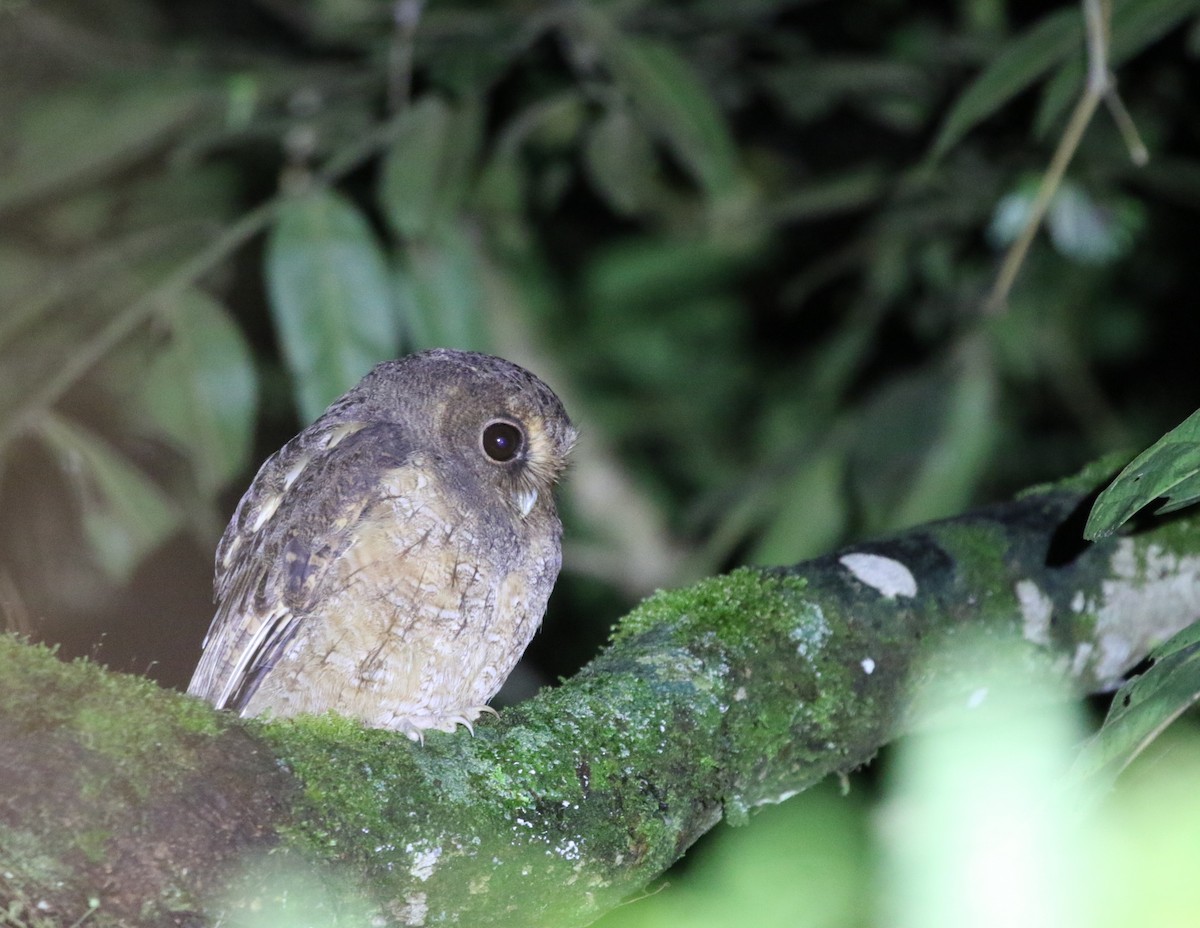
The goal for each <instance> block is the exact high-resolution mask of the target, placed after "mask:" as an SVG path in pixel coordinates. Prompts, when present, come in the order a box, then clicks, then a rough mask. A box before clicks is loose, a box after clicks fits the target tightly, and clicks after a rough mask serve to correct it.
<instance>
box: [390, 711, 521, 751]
mask: <svg viewBox="0 0 1200 928" xmlns="http://www.w3.org/2000/svg"><path fill="white" fill-rule="evenodd" d="M485 712H487V713H489V714H490V715H494V716H495V717H496V718H499V717H500V713H499V712H497V711H496V710H495V709H493V708H492V707H491V706H468V707H467V708H465V709H463V710H462V711H461V712H459V713H458V714H456V715H441V716H437V717H432V716H425V717H423V718H403V719H397V720H396V721H395V722H394V723H393V724H392V725H391V726H389V727H391V728H395V729H396V730H397V731H402V732H404V734H405V735H406V736H407V737H408V738H409V739H410V740H412V741H416V742H418V743H420V744H422V745H424V744H425V732H427V731H444V732H446V733H447V734H453V733H454V732H455V730H456V729H457V728H458V726H459V725H461V726H463V727H464V728H465V729H466V730H467V731H469V732H470V733H471V737H472V738H473V737H475V726H474V724H473V723H474V722H477V721H479V717H480V716H481V715H483V714H484V713H485Z"/></svg>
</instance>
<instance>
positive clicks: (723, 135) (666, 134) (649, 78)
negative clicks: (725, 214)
mask: <svg viewBox="0 0 1200 928" xmlns="http://www.w3.org/2000/svg"><path fill="white" fill-rule="evenodd" d="M576 13H577V19H576V22H577V23H578V25H579V26H581V27H582V30H581V31H582V32H583V34H584V36H585V37H586V41H587V43H588V45H589V47H588V48H586V49H584V50H582V52H581V53H582V54H590V53H592V52H594V51H599V53H600V55H601V57H602V58H603V59H604V62H605V64H606V65H607V66H608V68H609V70H610V71H611V72H612V75H613V78H614V79H615V80H616V82H617V83H618V84H619V85H620V86H621V87H623V88H624V90H625V92H626V93H628V94H629V97H630V99H631V100H632V101H633V105H634V106H635V107H636V108H637V110H638V111H639V112H640V113H641V114H642V118H643V121H644V123H645V126H646V129H647V130H648V131H649V132H651V133H654V134H655V135H657V136H658V137H659V138H660V139H661V140H662V141H663V143H664V144H666V145H667V146H668V147H669V148H670V149H671V151H672V153H673V154H674V155H675V157H676V158H678V159H679V161H680V163H681V164H682V165H683V166H684V167H685V169H686V170H687V171H688V172H689V173H690V174H691V175H692V176H693V177H694V178H695V179H696V181H697V183H699V184H700V186H701V187H703V188H704V190H705V191H706V192H707V193H708V194H709V195H710V196H722V195H726V194H730V193H733V192H736V191H737V190H738V188H739V187H740V186H741V185H742V182H743V178H742V174H741V166H740V164H739V162H738V153H737V147H736V145H735V144H734V141H733V136H732V134H731V133H730V131H729V126H728V124H727V123H726V121H725V117H724V115H723V114H722V113H721V110H720V108H719V107H718V105H717V103H716V101H715V100H714V99H713V97H712V95H711V94H710V93H709V92H708V90H707V88H706V87H705V86H704V84H703V82H702V81H701V80H700V78H699V76H698V75H697V74H696V72H695V70H693V68H692V66H691V65H690V64H689V63H688V62H687V61H685V60H684V59H683V58H682V57H680V55H679V54H678V53H677V52H676V51H675V50H674V49H673V48H672V47H671V46H669V45H667V44H665V43H662V42H656V41H654V40H652V39H646V38H641V37H633V36H627V35H623V34H622V33H621V32H619V31H618V30H617V29H616V28H614V27H613V25H612V24H611V23H610V22H609V21H608V20H607V19H605V18H604V17H603V15H602V14H600V13H599V12H596V11H595V9H593V8H589V9H587V10H586V11H585V10H582V9H580V10H577V11H576ZM593 44H594V48H593V47H592V45H593Z"/></svg>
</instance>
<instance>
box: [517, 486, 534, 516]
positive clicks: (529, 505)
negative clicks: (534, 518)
mask: <svg viewBox="0 0 1200 928" xmlns="http://www.w3.org/2000/svg"><path fill="white" fill-rule="evenodd" d="M537 500H538V491H537V488H536V487H524V488H522V489H520V490H518V491H517V509H519V510H520V512H521V518H522V519H524V518H525V517H526V516H527V515H529V513H530V512H532V511H533V506H534V503H536V502H537Z"/></svg>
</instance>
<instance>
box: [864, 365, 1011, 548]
mask: <svg viewBox="0 0 1200 928" xmlns="http://www.w3.org/2000/svg"><path fill="white" fill-rule="evenodd" d="M966 347H967V348H968V350H967V351H964V352H963V355H964V356H963V358H962V359H961V361H960V363H958V364H955V365H952V366H948V367H942V368H935V369H932V370H927V371H921V372H918V373H917V374H914V375H913V376H911V377H909V378H906V379H901V380H896V381H893V382H892V383H891V384H890V385H889V386H888V387H887V388H886V389H885V390H884V391H883V392H882V393H881V394H880V395H879V396H878V397H877V398H876V399H875V400H874V401H873V402H872V403H871V404H870V405H869V406H868V408H867V410H866V413H865V416H864V418H863V422H862V426H861V429H860V437H859V439H858V445H857V447H856V448H855V452H854V457H853V459H852V464H853V467H852V470H851V474H852V476H853V478H854V485H855V487H856V488H857V489H858V491H859V494H860V496H861V500H862V505H863V508H864V511H865V513H864V514H865V515H866V517H867V526H868V528H869V530H870V531H889V530H892V529H896V528H902V527H904V526H909V525H915V524H917V523H919V522H925V521H929V520H931V519H938V518H943V517H945V516H949V515H952V514H953V513H956V512H960V511H961V510H962V509H963V508H964V507H965V506H967V505H968V504H969V503H970V502H971V498H972V495H973V493H974V491H975V488H976V486H977V485H978V482H979V479H980V477H981V475H982V473H983V471H984V469H985V468H986V467H987V465H988V463H989V459H990V456H991V453H992V450H993V448H994V447H995V443H996V439H997V432H998V430H997V424H996V384H995V375H994V372H993V371H992V366H991V359H990V358H989V357H988V356H987V355H986V353H985V351H984V349H983V348H982V346H980V345H979V344H978V343H974V344H971V345H968V346H966Z"/></svg>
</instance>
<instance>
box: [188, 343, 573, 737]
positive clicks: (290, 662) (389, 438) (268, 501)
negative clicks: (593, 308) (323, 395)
mask: <svg viewBox="0 0 1200 928" xmlns="http://www.w3.org/2000/svg"><path fill="white" fill-rule="evenodd" d="M574 441H575V429H574V427H573V426H572V425H571V422H570V420H569V419H568V418H567V415H566V412H565V411H564V410H563V407H562V404H561V403H560V402H559V400H558V397H556V396H555V395H554V393H553V392H552V391H551V390H550V388H549V387H547V386H546V385H545V384H544V383H542V382H541V381H540V380H538V379H537V378H536V377H535V376H534V375H532V374H530V373H529V372H528V371H526V370H524V369H522V368H520V367H518V366H516V365H515V364H511V363H509V362H507V361H503V360H501V359H499V358H493V357H490V356H488V355H482V354H475V353H471V352H462V351H450V350H445V349H438V350H433V351H427V352H422V353H420V354H415V355H411V356H409V357H407V358H403V359H401V360H399V361H389V362H386V363H384V364H380V365H378V366H377V367H376V368H375V369H374V370H372V371H371V372H370V373H369V374H368V375H367V376H366V377H364V378H363V380H362V381H361V382H360V383H359V384H358V385H357V386H356V387H354V389H352V390H351V391H350V392H349V393H347V394H345V395H344V396H342V397H341V398H340V399H338V400H336V401H335V402H334V403H333V404H332V405H331V406H330V407H329V408H328V409H327V410H326V411H325V413H324V414H323V415H322V416H321V417H320V418H319V419H317V421H316V422H314V423H313V424H312V425H310V426H309V427H308V428H306V429H305V430H304V431H302V432H301V433H300V434H299V435H297V436H296V437H295V438H293V439H292V440H291V441H289V442H288V443H287V444H286V445H284V446H283V448H281V449H280V450H279V451H278V452H277V453H276V454H274V455H273V456H272V457H270V458H269V459H268V460H267V461H266V463H265V464H263V466H262V468H261V469H260V470H259V472H258V475H257V476H256V477H255V478H254V482H253V483H252V484H251V485H250V489H249V490H247V491H246V494H245V496H243V497H242V500H241V502H240V503H239V504H238V507H237V511H236V512H235V513H234V515H233V518H232V520H231V521H230V523H229V527H228V528H226V530H225V534H224V536H223V537H222V538H221V543H220V545H219V547H218V548H217V563H216V579H215V592H216V602H217V611H216V616H215V618H214V619H213V623H212V627H211V628H210V629H209V632H208V636H207V637H206V639H205V642H204V653H203V655H202V656H201V658H200V663H199V665H198V666H197V668H196V672H195V674H194V675H193V677H192V681H191V684H190V686H189V687H188V692H189V693H192V694H194V695H196V696H200V697H202V698H203V699H206V700H208V701H209V702H211V703H212V704H213V705H215V706H217V707H218V708H230V709H235V710H237V711H238V712H240V713H241V714H242V715H246V716H249V715H273V716H290V715H296V714H298V713H320V712H325V711H327V710H333V711H335V712H338V713H340V714H342V715H347V716H351V717H353V718H356V719H359V720H361V721H362V722H363V723H364V724H366V725H370V726H374V727H381V728H393V729H397V730H400V731H403V732H405V733H406V734H408V735H409V736H410V737H412V738H414V739H418V738H421V737H423V732H424V731H425V730H427V729H438V730H441V731H453V730H454V728H455V726H456V725H458V724H460V723H461V724H465V725H467V726H468V727H469V726H470V723H471V722H473V721H474V720H475V719H477V718H478V717H479V715H480V713H481V712H483V711H487V706H486V703H487V701H488V700H489V699H490V698H491V697H492V696H494V695H495V693H496V691H497V690H498V689H499V688H500V685H501V684H502V683H503V682H504V680H505V678H506V677H507V676H508V674H509V673H510V672H511V671H512V669H513V667H514V666H515V665H516V662H517V660H518V659H519V658H520V656H521V654H522V653H523V652H524V650H525V647H526V646H527V645H528V644H529V641H530V639H531V638H532V637H533V634H534V632H535V631H536V630H537V627H538V625H539V624H540V623H541V619H542V615H543V613H544V611H545V608H546V600H547V599H548V597H549V595H550V590H551V588H552V587H553V586H554V581H555V579H556V577H557V576H558V570H559V565H560V563H561V535H562V526H561V523H560V522H559V518H558V514H557V512H556V510H555V506H554V497H553V492H552V491H553V488H554V484H555V482H556V481H557V480H558V478H559V476H560V475H561V473H562V471H563V469H564V468H565V466H566V462H567V456H568V454H569V452H570V450H571V446H572V444H573V443H574Z"/></svg>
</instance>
